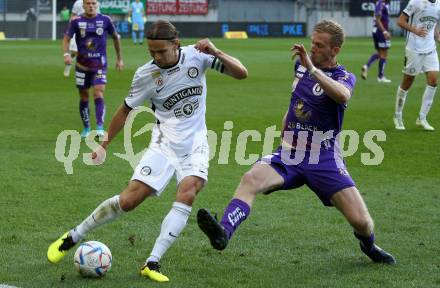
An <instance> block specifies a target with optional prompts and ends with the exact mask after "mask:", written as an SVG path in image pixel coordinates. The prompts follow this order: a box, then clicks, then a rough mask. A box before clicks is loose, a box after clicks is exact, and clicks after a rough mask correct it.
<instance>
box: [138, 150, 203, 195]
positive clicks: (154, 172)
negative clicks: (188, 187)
mask: <svg viewBox="0 0 440 288" xmlns="http://www.w3.org/2000/svg"><path fill="white" fill-rule="evenodd" d="M208 167H209V146H208V145H207V144H206V145H203V146H199V147H197V148H196V149H194V150H193V152H192V153H189V154H186V155H184V156H176V155H175V154H174V153H173V152H172V151H170V149H166V148H163V147H162V146H158V145H155V146H150V147H149V148H148V150H147V151H146V152H145V153H144V155H143V156H142V159H141V161H139V164H138V165H137V167H136V168H135V170H134V174H133V176H132V177H131V180H138V181H140V182H143V183H145V184H147V185H148V186H150V187H152V188H153V189H154V190H156V192H155V194H156V196H159V195H160V194H161V193H162V191H163V190H164V189H165V187H166V186H167V185H168V183H169V182H170V180H171V177H173V175H174V173H176V179H177V184H179V183H180V181H182V179H183V178H185V177H187V176H197V177H200V178H202V179H204V180H205V181H208Z"/></svg>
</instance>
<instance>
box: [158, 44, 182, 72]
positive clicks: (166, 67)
mask: <svg viewBox="0 0 440 288" xmlns="http://www.w3.org/2000/svg"><path fill="white" fill-rule="evenodd" d="M180 56H182V48H179V57H178V58H177V61H176V63H174V64H173V65H170V66H165V67H160V66H159V65H157V64H156V61H154V60H153V64H154V65H156V66H157V67H159V68H160V69H164V70H168V69H170V68H173V67H174V66H176V65H177V64H179V62H180Z"/></svg>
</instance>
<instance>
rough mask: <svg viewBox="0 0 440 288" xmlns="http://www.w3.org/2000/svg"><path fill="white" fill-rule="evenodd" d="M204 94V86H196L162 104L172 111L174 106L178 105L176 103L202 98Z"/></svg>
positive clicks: (181, 91)
mask: <svg viewBox="0 0 440 288" xmlns="http://www.w3.org/2000/svg"><path fill="white" fill-rule="evenodd" d="M202 92H203V86H194V87H189V88H185V89H182V90H180V91H177V92H176V93H174V94H173V95H171V96H170V97H168V98H167V100H165V102H164V103H163V104H162V106H163V107H164V108H165V109H167V110H171V108H173V106H174V105H176V103H178V102H179V101H181V100H183V99H186V98H188V97H191V96H200V95H202Z"/></svg>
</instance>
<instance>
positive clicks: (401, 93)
mask: <svg viewBox="0 0 440 288" xmlns="http://www.w3.org/2000/svg"><path fill="white" fill-rule="evenodd" d="M406 95H408V91H405V90H403V89H402V88H400V86H399V87H397V95H396V110H395V116H396V117H398V118H402V111H403V106H405V100H406Z"/></svg>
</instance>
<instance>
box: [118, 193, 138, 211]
mask: <svg viewBox="0 0 440 288" xmlns="http://www.w3.org/2000/svg"><path fill="white" fill-rule="evenodd" d="M119 205H120V206H121V209H122V210H124V211H125V212H128V211H131V210H133V209H134V208H136V206H137V205H136V204H135V201H134V199H133V198H132V197H128V195H124V194H122V195H121V196H120V198H119Z"/></svg>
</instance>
